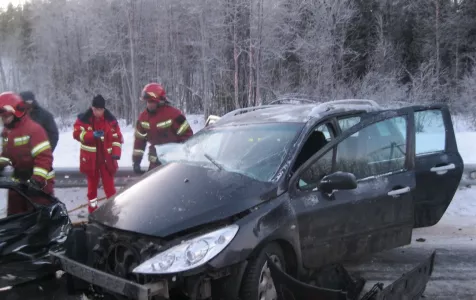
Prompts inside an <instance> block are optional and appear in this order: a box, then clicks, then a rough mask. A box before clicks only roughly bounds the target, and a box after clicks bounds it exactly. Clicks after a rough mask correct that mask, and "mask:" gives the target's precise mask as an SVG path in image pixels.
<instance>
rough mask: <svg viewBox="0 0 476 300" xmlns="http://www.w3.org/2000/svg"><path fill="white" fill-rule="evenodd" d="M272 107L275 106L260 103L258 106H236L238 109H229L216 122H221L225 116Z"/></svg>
mask: <svg viewBox="0 0 476 300" xmlns="http://www.w3.org/2000/svg"><path fill="white" fill-rule="evenodd" d="M274 107H276V106H274V105H260V106H250V107H244V108H238V109H235V110H232V111H230V112H229V113H226V114H224V115H223V116H222V117H221V118H220V119H219V120H218V121H216V122H217V123H218V122H221V121H222V120H224V119H226V118H229V117H233V116H236V115H240V114H246V113H248V112H251V111H255V110H258V109H265V108H274Z"/></svg>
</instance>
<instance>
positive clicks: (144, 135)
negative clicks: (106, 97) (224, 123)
mask: <svg viewBox="0 0 476 300" xmlns="http://www.w3.org/2000/svg"><path fill="white" fill-rule="evenodd" d="M141 100H143V101H147V108H146V109H145V110H144V111H143V112H141V114H140V115H139V119H138V120H137V123H136V130H135V140H134V150H133V154H132V161H133V166H134V172H135V173H137V174H142V173H143V172H142V171H141V169H140V163H141V161H142V157H143V156H144V150H145V147H146V145H147V143H149V144H150V146H149V171H150V170H152V169H153V168H155V167H157V166H158V165H159V163H158V161H157V152H156V150H155V146H156V145H161V144H167V143H182V142H184V141H186V140H187V139H188V138H189V137H191V136H192V135H193V131H192V128H191V127H190V124H188V122H187V119H186V118H185V116H184V115H183V114H182V112H181V111H180V110H179V109H177V108H175V107H173V106H171V105H170V102H169V101H167V98H166V96H165V91H164V89H163V88H162V86H161V85H160V84H158V83H149V84H147V85H146V86H145V87H144V89H143V90H142V95H141Z"/></svg>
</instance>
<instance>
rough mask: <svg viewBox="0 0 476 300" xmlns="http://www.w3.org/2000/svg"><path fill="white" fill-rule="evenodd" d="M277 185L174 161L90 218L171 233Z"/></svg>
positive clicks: (228, 213)
mask: <svg viewBox="0 0 476 300" xmlns="http://www.w3.org/2000/svg"><path fill="white" fill-rule="evenodd" d="M274 188H275V185H274V184H271V183H264V182H260V181H257V180H253V179H251V178H249V177H246V176H243V175H240V174H238V173H231V172H227V171H224V170H218V169H216V168H215V169H214V168H205V167H201V166H193V165H188V164H179V163H170V164H167V165H165V166H163V167H162V168H161V169H160V170H155V171H153V172H151V174H147V177H146V178H144V180H141V181H139V182H137V183H136V184H135V185H133V186H131V187H129V188H127V189H125V190H123V191H122V192H121V193H119V194H118V195H117V196H116V197H114V198H113V199H111V200H110V201H107V203H105V204H104V205H103V206H101V207H100V208H99V209H98V210H97V212H95V213H94V214H92V215H91V217H90V218H91V219H90V220H91V221H94V222H98V223H100V224H104V225H107V226H109V227H114V228H117V229H121V230H125V231H131V232H136V233H139V234H145V235H150V236H156V237H167V236H169V235H172V234H176V233H178V232H181V231H184V230H187V229H190V228H193V227H195V226H198V225H204V224H206V223H213V222H216V221H220V220H224V219H226V218H229V217H232V216H234V215H236V214H239V213H241V212H243V211H245V210H247V209H250V208H253V207H254V206H256V205H259V204H260V203H262V202H263V200H265V198H264V197H265V196H266V195H267V194H268V193H269V192H271V191H272V190H273V189H274ZM138 195H140V196H139V197H138Z"/></svg>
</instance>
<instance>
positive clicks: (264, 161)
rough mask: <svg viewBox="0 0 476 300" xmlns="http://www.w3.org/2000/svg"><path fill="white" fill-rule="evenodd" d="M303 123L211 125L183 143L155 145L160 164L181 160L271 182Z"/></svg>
mask: <svg viewBox="0 0 476 300" xmlns="http://www.w3.org/2000/svg"><path fill="white" fill-rule="evenodd" d="M302 128H303V124H300V123H279V124H277V123H270V124H253V125H243V126H230V127H218V128H210V129H205V130H202V131H200V132H199V133H197V134H195V135H194V136H193V137H192V138H190V139H189V140H188V141H186V142H185V143H183V144H175V145H170V146H167V147H166V148H164V147H162V148H161V149H159V148H157V150H158V151H157V152H158V158H159V160H160V161H161V163H162V164H166V163H171V162H180V163H186V164H193V165H200V166H203V167H210V168H216V169H220V170H225V171H228V172H235V173H240V174H242V175H245V176H249V177H251V178H254V179H256V180H259V181H264V182H270V181H271V180H272V178H273V176H274V175H275V174H276V172H277V171H278V168H279V166H280V165H281V164H282V162H283V160H284V159H285V158H286V156H287V154H288V152H289V149H290V147H291V145H292V143H293V141H294V140H295V138H297V136H298V135H299V134H300V132H301V130H302Z"/></svg>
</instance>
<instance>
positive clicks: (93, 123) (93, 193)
mask: <svg viewBox="0 0 476 300" xmlns="http://www.w3.org/2000/svg"><path fill="white" fill-rule="evenodd" d="M73 138H74V139H75V140H77V141H78V142H80V143H81V150H80V162H79V171H80V172H81V173H83V174H85V175H86V176H87V179H88V211H89V213H92V212H93V211H95V210H96V209H97V208H98V200H97V191H98V185H99V179H102V184H103V187H104V192H105V194H106V198H107V199H109V198H111V197H112V196H114V195H115V194H116V188H115V186H114V175H115V174H116V171H117V169H118V163H117V161H118V160H119V159H120V158H121V153H122V144H123V143H124V140H123V137H122V133H121V129H120V127H119V124H118V122H117V119H116V117H115V116H114V115H113V114H112V113H111V112H110V111H109V110H108V109H106V101H105V100H104V98H103V97H102V96H101V95H97V96H95V97H94V99H93V102H92V105H91V107H90V108H89V109H88V110H87V111H85V112H84V113H81V114H79V115H78V118H77V120H76V122H75V123H74V130H73Z"/></svg>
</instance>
